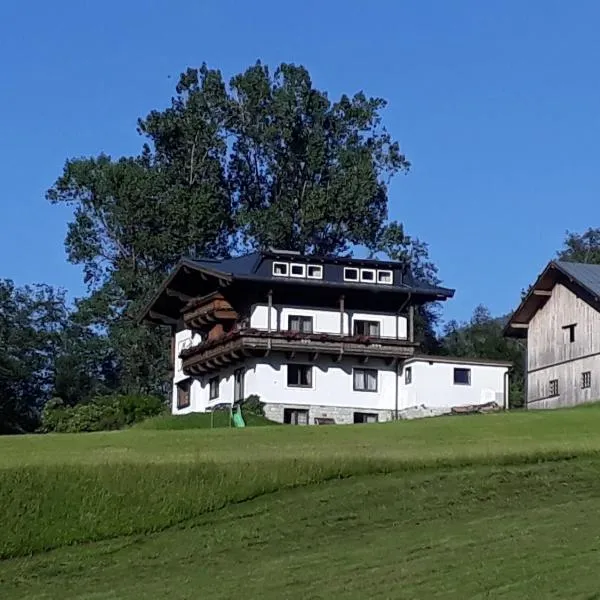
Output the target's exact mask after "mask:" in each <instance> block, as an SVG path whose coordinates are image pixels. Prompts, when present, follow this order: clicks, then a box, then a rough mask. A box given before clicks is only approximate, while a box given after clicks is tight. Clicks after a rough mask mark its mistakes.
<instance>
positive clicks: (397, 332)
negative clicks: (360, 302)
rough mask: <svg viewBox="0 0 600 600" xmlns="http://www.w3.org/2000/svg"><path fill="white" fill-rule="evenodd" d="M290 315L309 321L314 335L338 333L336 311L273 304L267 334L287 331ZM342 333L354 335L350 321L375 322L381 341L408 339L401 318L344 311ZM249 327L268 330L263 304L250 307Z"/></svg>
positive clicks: (265, 310) (403, 320) (266, 313)
mask: <svg viewBox="0 0 600 600" xmlns="http://www.w3.org/2000/svg"><path fill="white" fill-rule="evenodd" d="M292 315H297V316H303V317H312V319H313V331H314V333H331V334H339V333H340V321H341V320H342V319H341V318H340V311H339V310H333V309H322V308H294V307H290V306H281V305H277V304H274V305H273V306H272V307H271V330H276V329H277V328H278V324H279V329H282V330H285V329H288V322H289V317H290V316H292ZM343 315H344V316H343V328H344V331H343V333H344V334H345V335H350V334H351V333H352V332H353V331H354V321H358V320H364V321H376V322H378V323H379V326H380V335H381V336H382V337H390V338H396V337H398V338H400V339H406V338H407V335H408V324H407V318H406V317H405V316H399V315H397V314H394V313H379V312H373V313H368V312H357V311H352V310H345V311H344V313H343ZM250 327H253V328H254V329H264V330H266V329H268V327H269V307H268V305H267V304H255V305H253V306H252V310H251V316H250Z"/></svg>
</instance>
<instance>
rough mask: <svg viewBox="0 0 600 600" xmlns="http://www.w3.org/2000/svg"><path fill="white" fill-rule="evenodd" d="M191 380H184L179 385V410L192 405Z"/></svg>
mask: <svg viewBox="0 0 600 600" xmlns="http://www.w3.org/2000/svg"><path fill="white" fill-rule="evenodd" d="M191 384H192V382H191V380H190V379H184V380H183V381H180V382H179V383H178V384H177V408H187V407H188V406H189V405H190V403H191V400H190V396H191V394H190V389H191Z"/></svg>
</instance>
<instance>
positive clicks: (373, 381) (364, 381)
mask: <svg viewBox="0 0 600 600" xmlns="http://www.w3.org/2000/svg"><path fill="white" fill-rule="evenodd" d="M352 379H353V389H354V391H355V392H376V391H377V370H376V369H354V370H353V372H352Z"/></svg>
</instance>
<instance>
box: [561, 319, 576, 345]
mask: <svg viewBox="0 0 600 600" xmlns="http://www.w3.org/2000/svg"><path fill="white" fill-rule="evenodd" d="M576 325H577V323H573V324H572V325H565V326H564V327H563V329H564V330H565V331H566V333H567V340H568V342H569V343H570V344H572V343H573V342H574V341H575V327H576Z"/></svg>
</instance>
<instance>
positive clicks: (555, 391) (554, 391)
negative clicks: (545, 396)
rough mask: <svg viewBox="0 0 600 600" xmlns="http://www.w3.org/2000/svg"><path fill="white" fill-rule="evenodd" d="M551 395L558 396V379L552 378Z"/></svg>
mask: <svg viewBox="0 0 600 600" xmlns="http://www.w3.org/2000/svg"><path fill="white" fill-rule="evenodd" d="M550 396H558V379H551V380H550Z"/></svg>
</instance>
